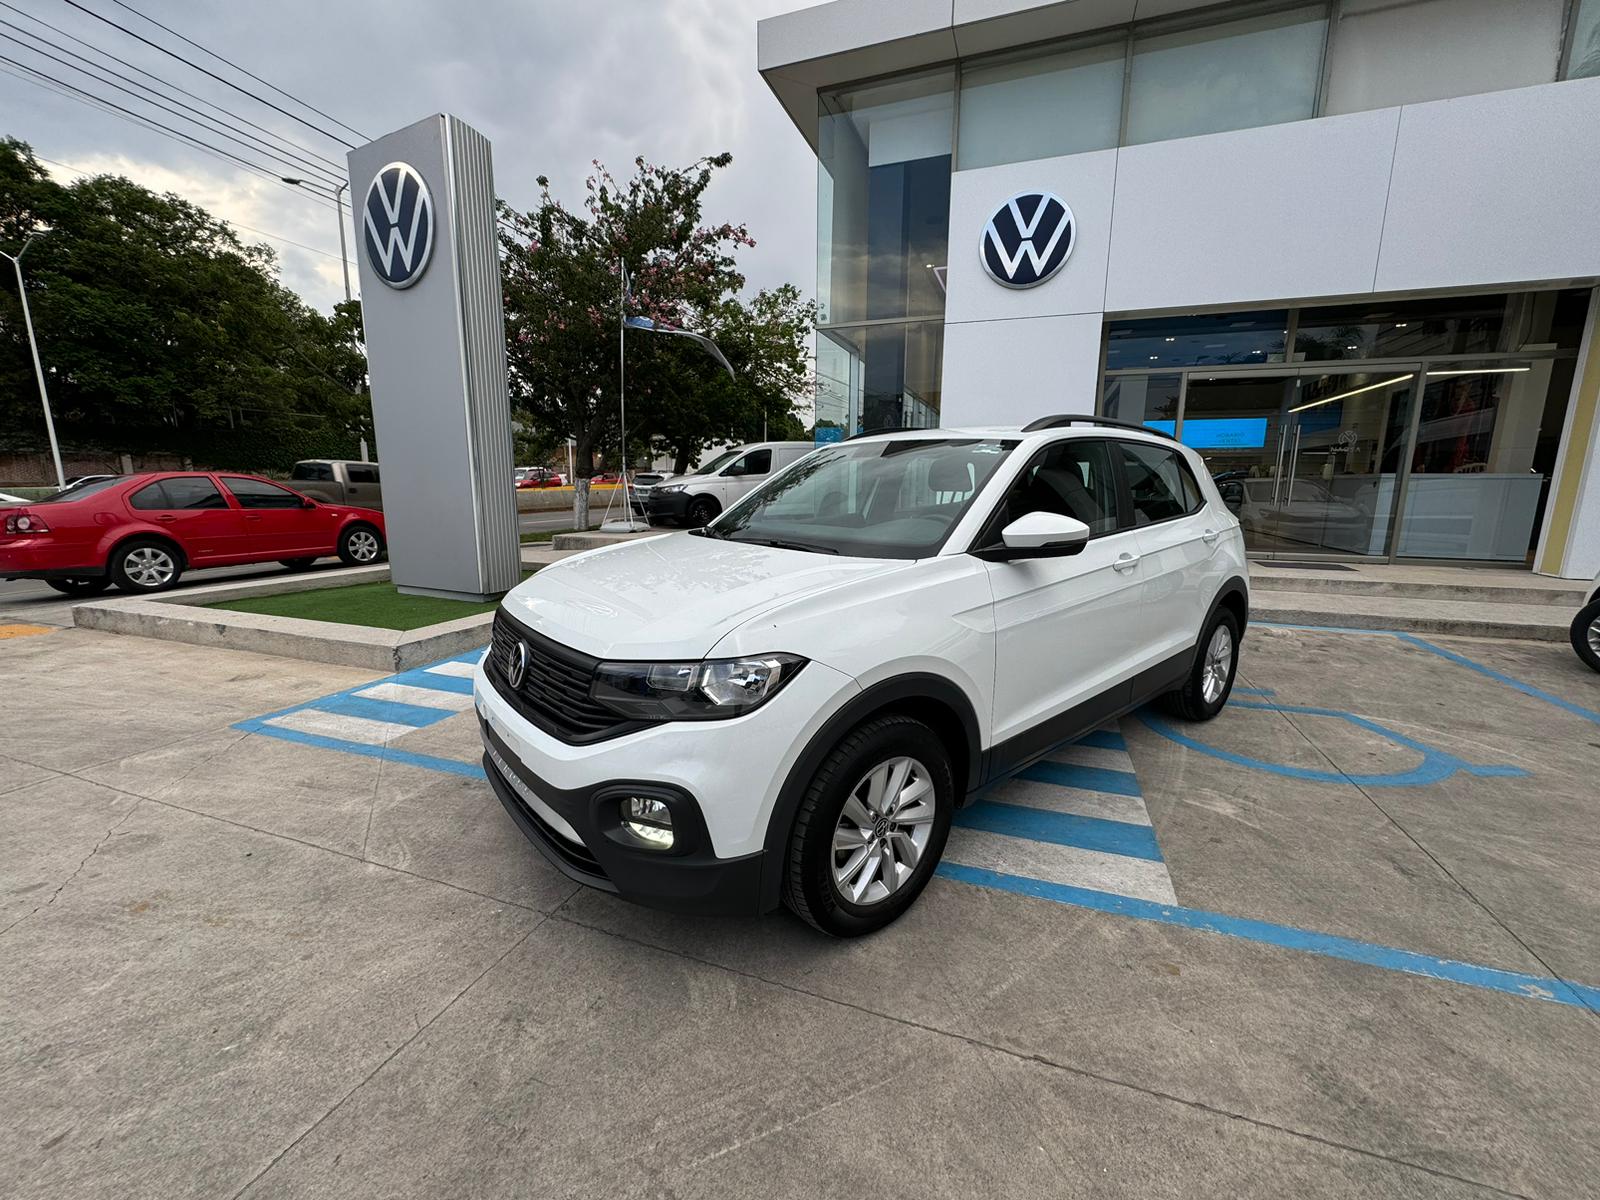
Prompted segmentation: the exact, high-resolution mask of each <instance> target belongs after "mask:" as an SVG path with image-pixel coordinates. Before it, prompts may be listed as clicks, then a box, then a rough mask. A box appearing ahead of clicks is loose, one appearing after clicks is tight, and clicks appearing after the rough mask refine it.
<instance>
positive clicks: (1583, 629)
mask: <svg viewBox="0 0 1600 1200" xmlns="http://www.w3.org/2000/svg"><path fill="white" fill-rule="evenodd" d="M1572 648H1573V649H1574V650H1576V651H1577V652H1578V657H1579V658H1581V659H1583V661H1584V662H1585V663H1587V664H1588V665H1589V666H1590V667H1591V668H1593V669H1594V670H1596V671H1600V600H1593V601H1591V602H1590V603H1589V604H1588V605H1586V606H1585V607H1583V608H1581V609H1579V610H1578V615H1577V616H1576V617H1575V618H1573V621H1572Z"/></svg>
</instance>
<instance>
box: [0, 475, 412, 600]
mask: <svg viewBox="0 0 1600 1200" xmlns="http://www.w3.org/2000/svg"><path fill="white" fill-rule="evenodd" d="M385 541H386V537H385V531H384V524H383V514H382V513H381V512H378V511H376V510H375V509H370V508H354V507H352V506H350V505H348V504H323V503H322V502H320V501H317V500H312V499H311V498H309V497H307V496H302V495H301V494H300V493H299V492H297V491H294V490H293V489H292V488H287V487H284V486H283V484H281V483H273V482H272V481H271V480H270V479H260V478H257V477H256V476H254V475H224V474H220V473H215V472H210V471H158V472H148V473H145V474H142V475H117V476H113V477H112V478H110V479H98V480H94V481H91V482H87V483H82V484H78V485H75V486H73V487H69V488H67V489H66V490H65V491H62V492H58V493H56V494H55V495H54V496H50V497H47V498H46V499H44V500H33V501H29V502H28V503H27V504H26V505H23V506H21V507H18V508H8V509H6V510H5V512H4V524H3V526H0V579H42V580H44V581H45V582H46V583H48V584H49V585H50V586H51V587H53V588H55V590H56V591H58V592H62V593H64V594H66V595H68V596H92V595H94V594H95V593H97V592H103V591H105V590H106V588H108V587H110V586H111V585H112V584H113V583H114V584H116V585H117V587H119V588H121V589H122V590H123V591H125V592H159V591H161V590H162V589H164V588H169V587H171V586H172V585H173V584H174V583H176V582H177V581H178V577H179V576H180V575H182V574H183V573H184V572H185V571H187V570H190V569H194V570H198V569H200V568H202V567H225V566H234V565H237V564H239V563H255V562H280V563H282V564H283V565H284V566H286V567H293V568H296V569H298V568H301V567H305V566H309V565H310V564H311V563H312V562H313V561H314V560H316V559H318V558H321V557H323V556H324V555H327V554H337V555H338V556H339V557H340V558H341V559H343V560H344V561H345V562H346V563H348V564H350V565H351V566H361V565H364V564H366V563H373V562H377V561H378V560H379V559H380V558H382V557H383V552H384V544H385Z"/></svg>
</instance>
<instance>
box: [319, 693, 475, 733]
mask: <svg viewBox="0 0 1600 1200" xmlns="http://www.w3.org/2000/svg"><path fill="white" fill-rule="evenodd" d="M317 707H318V708H319V709H320V710H321V711H323V712H331V713H340V714H342V715H344V716H347V717H366V718H367V719H368V720H372V721H392V722H394V723H395V724H397V725H410V726H411V727H412V728H413V729H423V728H426V727H427V726H429V725H432V724H434V723H436V722H438V721H442V720H444V719H445V718H446V717H449V716H453V715H454V712H453V710H451V709H448V708H424V707H422V706H421V705H417V704H402V703H401V702H399V701H398V700H368V699H366V698H365V697H362V696H335V697H333V698H332V699H329V700H324V701H322V702H321V703H320V704H318V705H317Z"/></svg>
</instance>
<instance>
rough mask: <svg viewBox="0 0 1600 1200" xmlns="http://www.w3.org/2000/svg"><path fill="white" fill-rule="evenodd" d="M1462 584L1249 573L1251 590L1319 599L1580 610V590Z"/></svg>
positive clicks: (1466, 574)
mask: <svg viewBox="0 0 1600 1200" xmlns="http://www.w3.org/2000/svg"><path fill="white" fill-rule="evenodd" d="M1463 576H1464V579H1463V581H1462V582H1461V583H1409V582H1403V581H1389V580H1382V579H1363V578H1361V577H1360V576H1345V577H1339V576H1325V575H1320V574H1317V575H1311V574H1306V575H1286V574H1281V573H1278V572H1272V573H1267V572H1261V573H1257V572H1255V571H1252V572H1251V573H1250V584H1251V587H1252V588H1254V589H1255V590H1257V591H1261V592H1299V593H1303V594H1304V593H1314V594H1316V595H1320V596H1394V597H1397V598H1404V599H1412V600H1481V601H1485V602H1488V603H1492V604H1535V605H1546V606H1555V607H1562V606H1565V607H1567V608H1570V609H1572V610H1573V611H1577V610H1578V609H1580V608H1582V607H1583V602H1584V593H1583V589H1582V588H1579V587H1573V586H1571V585H1570V581H1562V582H1565V583H1568V586H1566V587H1559V588H1548V587H1521V586H1508V585H1506V584H1480V583H1473V582H1470V580H1471V574H1470V573H1469V572H1463Z"/></svg>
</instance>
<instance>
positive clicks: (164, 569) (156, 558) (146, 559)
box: [122, 546, 178, 588]
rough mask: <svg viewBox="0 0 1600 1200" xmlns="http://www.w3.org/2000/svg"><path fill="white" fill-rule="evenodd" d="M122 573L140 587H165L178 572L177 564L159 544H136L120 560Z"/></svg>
mask: <svg viewBox="0 0 1600 1200" xmlns="http://www.w3.org/2000/svg"><path fill="white" fill-rule="evenodd" d="M122 571H123V574H125V575H127V577H128V578H129V579H131V580H132V581H133V582H134V583H135V584H136V585H137V586H139V587H142V588H158V587H165V586H166V585H167V584H169V583H171V582H172V577H173V576H174V575H176V574H177V573H178V564H177V562H175V561H174V560H173V557H172V555H171V554H169V553H167V551H165V550H163V549H162V548H161V547H160V546H136V547H135V548H134V549H132V550H130V551H128V554H127V556H126V557H125V558H124V559H123V560H122Z"/></svg>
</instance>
